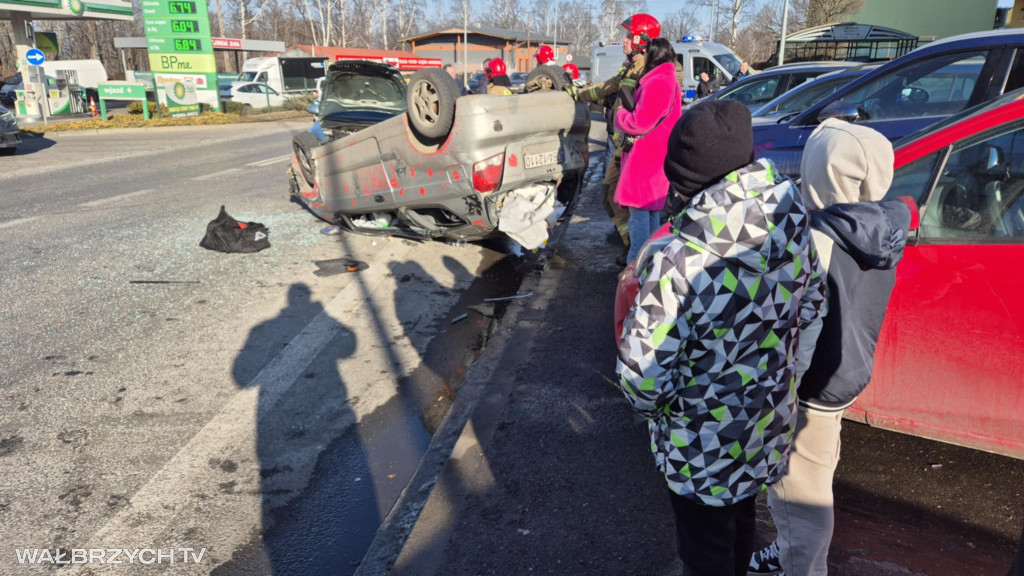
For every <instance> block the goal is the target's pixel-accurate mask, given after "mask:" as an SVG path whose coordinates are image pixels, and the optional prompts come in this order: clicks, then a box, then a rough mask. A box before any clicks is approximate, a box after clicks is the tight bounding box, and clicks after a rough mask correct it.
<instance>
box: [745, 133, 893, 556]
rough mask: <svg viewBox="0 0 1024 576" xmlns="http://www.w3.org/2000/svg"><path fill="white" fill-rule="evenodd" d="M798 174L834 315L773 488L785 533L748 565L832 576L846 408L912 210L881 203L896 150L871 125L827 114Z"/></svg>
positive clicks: (802, 376)
mask: <svg viewBox="0 0 1024 576" xmlns="http://www.w3.org/2000/svg"><path fill="white" fill-rule="evenodd" d="M800 172H801V174H802V175H803V181H802V182H801V184H800V191H801V194H802V196H803V198H804V203H805V204H806V205H807V207H808V209H809V210H810V216H811V236H812V238H813V241H814V246H815V249H816V251H817V254H818V259H819V260H820V262H821V265H822V268H824V270H825V276H826V285H827V287H828V312H827V315H825V316H824V317H823V318H822V319H819V320H818V321H817V322H815V323H814V324H812V325H811V326H809V327H808V328H807V329H805V330H803V331H802V332H801V335H800V346H799V349H798V352H797V375H798V376H797V382H798V384H797V396H798V398H799V403H798V411H797V424H796V433H795V436H794V440H793V447H792V452H791V453H790V458H789V470H788V472H787V473H786V474H785V475H784V476H783V477H782V479H781V480H780V481H779V482H778V483H776V484H774V485H772V486H770V487H769V488H768V508H769V510H771V514H772V519H773V520H774V521H775V525H776V528H777V529H778V536H777V538H776V541H775V542H773V543H772V544H771V545H770V546H769V547H767V548H765V549H764V550H761V551H759V552H755V553H754V555H753V557H752V558H751V561H750V571H751V572H754V573H760V574H768V573H778V572H779V571H780V570H784V572H783V573H784V574H786V575H787V576H809V575H814V576H820V575H824V574H827V572H828V567H827V564H826V560H827V558H828V547H829V543H830V542H831V540H832V529H833V524H834V519H833V511H832V477H833V474H834V472H835V469H836V466H837V465H838V463H839V433H840V430H841V428H842V418H843V412H844V411H845V410H846V408H848V407H849V406H850V405H851V404H853V402H854V401H855V400H856V399H857V395H859V394H860V393H861V391H863V390H864V387H865V386H867V385H868V382H869V381H870V380H871V369H872V364H873V360H874V352H875V344H876V343H877V342H878V334H879V331H880V330H881V327H882V321H883V320H884V318H885V311H886V307H887V306H888V303H889V296H890V295H891V293H892V288H893V286H894V284H895V282H896V264H897V263H898V262H899V261H900V259H901V258H902V257H903V249H904V247H905V246H906V239H907V230H908V228H909V226H910V209H909V207H908V206H907V204H906V203H904V202H903V201H902V200H895V199H894V200H883V198H884V197H885V195H886V192H887V191H888V190H889V185H890V184H891V183H892V175H893V150H892V145H891V144H890V143H889V141H888V140H886V138H885V137H884V136H882V135H881V134H880V133H878V132H876V131H875V130H872V129H871V128H867V127H865V126H858V125H856V124H850V123H847V122H843V121H841V120H836V119H829V120H825V121H824V122H822V123H821V125H819V126H818V128H816V129H815V130H814V132H813V133H812V134H811V136H810V137H809V138H808V140H807V146H806V147H805V148H804V155H803V159H802V161H801V163H800Z"/></svg>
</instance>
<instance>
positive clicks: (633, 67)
mask: <svg viewBox="0 0 1024 576" xmlns="http://www.w3.org/2000/svg"><path fill="white" fill-rule="evenodd" d="M622 28H623V37H622V51H623V52H625V54H626V62H625V63H624V64H623V66H622V68H619V73H618V74H616V75H615V76H612V77H611V78H609V79H608V80H605V81H604V82H601V83H599V84H595V85H593V86H591V87H590V88H587V89H585V90H578V91H576V90H573V91H572V92H571V93H572V94H573V95H574V96H575V97H576V99H577V100H579V101H580V102H597V103H601V104H604V105H605V107H606V108H607V111H606V115H605V118H606V119H608V137H609V139H610V140H611V143H610V145H609V146H610V147H611V148H613V149H614V151H615V152H614V154H613V155H612V157H611V158H610V159H609V160H608V161H607V162H606V163H605V172H604V183H603V184H602V186H601V199H602V200H603V201H604V208H605V212H607V213H608V216H609V217H611V219H612V222H613V223H614V224H615V229H616V230H617V231H618V232H619V236H620V237H621V238H622V243H623V244H624V245H625V247H626V249H627V250H628V249H629V224H628V222H629V211H628V210H625V209H623V208H622V207H621V206H619V205H618V204H616V203H615V201H614V200H613V198H614V197H615V187H616V186H617V185H618V183H619V168H620V164H621V161H622V149H621V146H622V140H621V136H618V135H615V134H614V123H613V122H612V120H611V119H612V118H614V117H615V111H616V109H617V108H618V102H619V100H618V98H617V97H618V95H619V92H620V91H630V92H632V91H634V90H636V83H637V80H639V79H640V75H641V74H643V71H644V64H645V62H644V52H646V51H647V44H648V43H649V42H650V41H651V40H653V39H655V38H657V37H659V36H661V24H659V23H658V20H657V19H656V18H655V17H654V16H651V15H650V14H634V15H633V16H630V17H629V18H626V20H625V21H623V22H622ZM625 256H626V252H625V251H624V252H623V253H622V256H621V257H620V258H619V262H620V264H624V262H623V261H624V260H625Z"/></svg>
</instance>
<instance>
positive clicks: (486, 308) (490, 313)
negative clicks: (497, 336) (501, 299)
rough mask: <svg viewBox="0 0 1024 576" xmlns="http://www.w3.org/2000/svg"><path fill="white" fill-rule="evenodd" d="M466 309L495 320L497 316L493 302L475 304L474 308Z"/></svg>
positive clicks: (468, 307)
mask: <svg viewBox="0 0 1024 576" xmlns="http://www.w3.org/2000/svg"><path fill="white" fill-rule="evenodd" d="M466 308H467V309H469V310H472V311H473V312H476V313H477V314H479V315H481V316H485V317H487V318H494V316H495V310H494V308H495V306H494V303H493V302H486V303H484V304H474V305H472V306H466Z"/></svg>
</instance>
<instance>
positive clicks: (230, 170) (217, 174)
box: [193, 168, 242, 180]
mask: <svg viewBox="0 0 1024 576" xmlns="http://www.w3.org/2000/svg"><path fill="white" fill-rule="evenodd" d="M241 171H242V169H241V168H228V169H227V170H221V171H220V172H214V173H212V174H205V175H203V176H196V177H195V178H193V180H210V179H211V178H216V177H218V176H224V175H225V174H231V173H233V172H241Z"/></svg>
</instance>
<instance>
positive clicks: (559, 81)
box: [526, 64, 568, 92]
mask: <svg viewBox="0 0 1024 576" xmlns="http://www.w3.org/2000/svg"><path fill="white" fill-rule="evenodd" d="M541 76H543V77H545V78H547V79H548V80H550V81H551V85H552V88H553V89H554V90H555V91H556V92H561V91H562V90H565V87H566V86H568V74H566V72H565V70H562V69H561V68H559V67H558V66H552V65H550V64H545V65H543V66H537V67H536V68H534V69H533V70H531V71H530V75H529V76H527V77H526V84H530V82H531V81H533V80H534V79H536V78H539V77H541Z"/></svg>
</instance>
